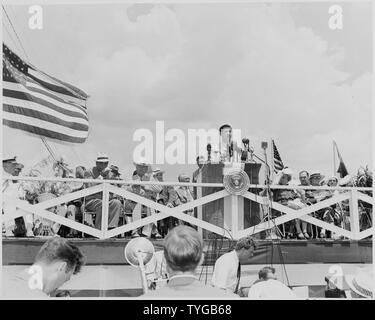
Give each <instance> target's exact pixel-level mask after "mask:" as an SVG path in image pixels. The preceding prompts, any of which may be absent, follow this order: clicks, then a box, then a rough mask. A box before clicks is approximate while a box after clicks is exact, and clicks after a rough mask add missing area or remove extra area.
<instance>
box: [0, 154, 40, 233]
mask: <svg viewBox="0 0 375 320" xmlns="http://www.w3.org/2000/svg"><path fill="white" fill-rule="evenodd" d="M23 168H24V165H23V164H21V163H18V162H17V161H16V157H13V158H10V159H4V160H3V177H4V178H10V177H12V176H18V175H19V174H20V173H21V171H22V169H23ZM2 192H3V213H4V214H11V213H13V212H22V213H23V217H21V218H18V219H16V220H14V219H11V220H7V221H5V222H4V227H5V235H6V236H8V237H12V236H14V235H15V234H14V232H15V227H16V223H17V224H18V225H22V226H23V224H24V225H25V228H26V236H27V237H32V236H34V233H33V215H32V214H31V213H28V212H26V211H24V210H21V209H19V208H17V206H16V203H17V202H24V203H28V202H27V201H25V200H22V199H23V198H24V197H25V193H24V191H23V190H22V188H21V185H20V183H19V182H18V181H17V180H12V179H7V180H3V188H2Z"/></svg>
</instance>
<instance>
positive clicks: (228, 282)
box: [211, 237, 255, 294]
mask: <svg viewBox="0 0 375 320" xmlns="http://www.w3.org/2000/svg"><path fill="white" fill-rule="evenodd" d="M254 248H255V242H254V240H253V239H252V238H251V237H245V238H241V239H239V240H238V241H237V243H236V246H235V248H234V250H233V251H230V252H227V253H225V254H223V255H222V256H221V257H220V258H219V259H217V260H216V262H215V267H214V273H213V275H212V279H211V283H212V285H213V286H215V287H218V288H220V289H223V290H225V291H229V292H234V293H236V294H239V292H240V279H241V264H244V263H245V262H246V261H248V260H249V258H250V257H252V256H253V254H254Z"/></svg>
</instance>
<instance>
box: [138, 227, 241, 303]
mask: <svg viewBox="0 0 375 320" xmlns="http://www.w3.org/2000/svg"><path fill="white" fill-rule="evenodd" d="M164 256H165V260H166V264H167V272H168V274H169V282H168V284H167V285H166V286H164V287H162V288H160V289H156V290H155V291H149V292H148V293H147V294H145V295H143V296H142V297H145V298H152V297H157V298H160V297H180V298H181V297H184V298H197V297H212V298H216V297H221V298H235V297H238V296H236V295H234V294H233V293H227V292H225V291H223V290H220V289H217V288H214V287H211V286H209V285H208V286H207V285H205V284H203V283H202V282H200V281H199V280H198V278H197V277H196V270H197V267H198V266H199V265H200V264H201V263H202V262H203V240H202V237H201V236H200V235H199V233H198V232H197V231H196V230H194V229H193V228H191V227H188V226H178V227H175V228H173V229H172V230H171V231H169V232H168V234H167V236H166V238H165V242H164Z"/></svg>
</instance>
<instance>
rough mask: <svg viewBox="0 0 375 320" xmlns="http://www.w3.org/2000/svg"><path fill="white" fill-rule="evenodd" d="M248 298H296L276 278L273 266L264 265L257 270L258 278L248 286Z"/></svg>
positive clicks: (291, 291)
mask: <svg viewBox="0 0 375 320" xmlns="http://www.w3.org/2000/svg"><path fill="white" fill-rule="evenodd" d="M248 298H249V299H253V300H296V299H298V298H297V296H296V294H295V293H294V292H293V290H292V289H290V288H289V287H288V286H286V285H285V284H284V283H282V282H281V281H278V280H277V277H276V274H275V268H273V267H264V268H263V269H261V270H260V271H259V279H258V280H257V281H255V283H254V284H253V285H252V286H251V287H250V289H249V293H248Z"/></svg>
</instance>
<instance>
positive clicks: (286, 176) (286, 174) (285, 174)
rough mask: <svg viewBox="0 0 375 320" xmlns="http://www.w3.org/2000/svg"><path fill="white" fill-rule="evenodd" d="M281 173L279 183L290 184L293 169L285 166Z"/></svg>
mask: <svg viewBox="0 0 375 320" xmlns="http://www.w3.org/2000/svg"><path fill="white" fill-rule="evenodd" d="M280 175H281V176H280V180H279V183H278V184H279V185H282V186H286V185H288V183H289V181H290V180H292V175H293V171H292V170H290V169H289V168H284V169H283V170H281V172H280Z"/></svg>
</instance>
